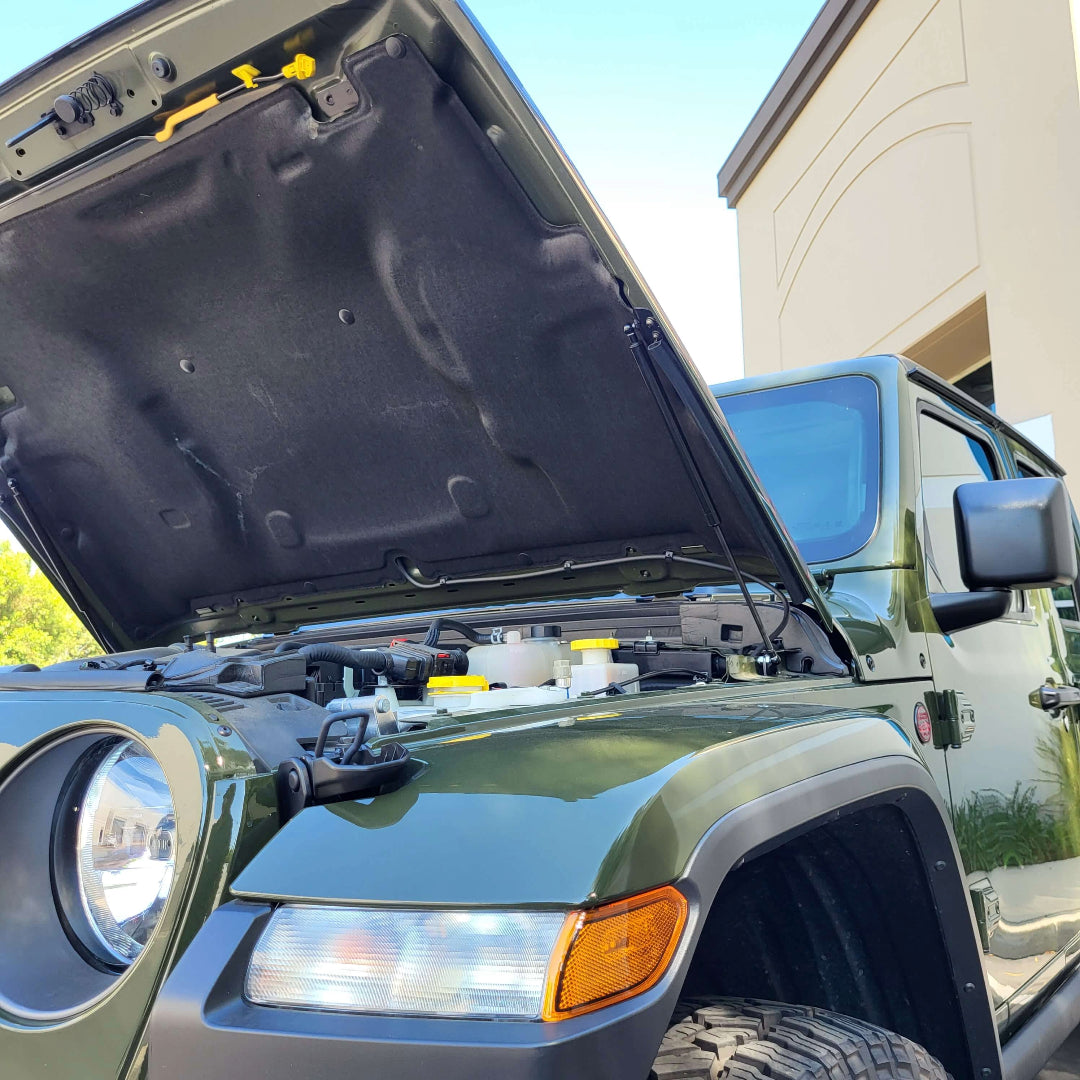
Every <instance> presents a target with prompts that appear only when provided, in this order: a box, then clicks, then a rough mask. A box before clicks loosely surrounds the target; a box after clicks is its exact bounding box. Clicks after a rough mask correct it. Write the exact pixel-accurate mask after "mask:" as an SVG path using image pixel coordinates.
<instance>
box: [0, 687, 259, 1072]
mask: <svg viewBox="0 0 1080 1080" xmlns="http://www.w3.org/2000/svg"><path fill="white" fill-rule="evenodd" d="M217 728H218V722H217V720H216V719H211V718H210V717H209V716H207V715H204V714H203V713H202V712H200V711H199V710H198V709H197V708H195V707H193V706H192V705H191V704H188V703H186V702H184V701H183V700H181V699H178V698H168V697H165V696H164V695H149V694H145V695H144V694H130V693H128V694H123V693H113V694H106V693H93V692H49V693H3V694H0V776H6V775H7V774H8V772H9V770H10V769H14V768H17V767H18V765H19V764H20V763H21V762H22V761H24V760H25V759H27V758H29V757H30V756H31V755H33V754H34V753H35V752H36V751H37V750H38V749H40V748H41V747H42V746H43V745H44V744H46V743H47V742H53V741H55V739H56V738H58V737H63V736H65V735H73V734H77V733H79V732H83V731H93V730H101V729H104V730H107V731H109V732H110V733H115V734H126V735H129V736H132V737H135V738H138V739H140V740H141V741H142V742H143V743H144V744H145V745H146V746H147V747H149V749H150V750H151V751H152V752H153V754H154V756H155V757H156V758H157V760H158V761H159V762H160V763H161V767H162V769H163V770H164V772H165V775H166V778H167V779H168V781H169V786H170V788H171V790H172V795H173V802H174V806H175V811H176V871H175V878H174V884H173V889H172V892H171V894H170V897H169V900H168V902H167V904H166V906H165V909H164V912H163V914H162V917H161V922H160V924H159V926H158V927H157V930H156V932H155V933H154V936H153V937H152V938H151V939H150V942H149V943H148V944H147V946H146V948H145V950H144V951H143V954H142V955H141V956H140V958H139V963H138V964H135V965H133V966H132V967H131V968H130V969H129V970H128V971H127V972H126V973H125V974H124V975H123V976H122V977H121V978H119V979H118V980H117V982H116V984H115V985H114V987H113V988H112V989H111V990H110V991H109V992H108V993H107V994H106V995H105V996H104V997H103V998H101V999H99V1000H98V1001H97V1002H96V1003H94V1004H93V1005H91V1006H90V1007H89V1008H88V1009H86V1010H84V1011H82V1012H80V1013H79V1014H77V1015H76V1016H74V1017H72V1018H71V1019H68V1020H65V1021H63V1022H60V1023H50V1024H28V1023H26V1022H24V1021H20V1020H18V1019H16V1018H15V1017H9V1016H5V1015H4V1014H3V1013H2V1012H0V1061H2V1062H3V1067H2V1069H0V1072H2V1073H3V1075H4V1076H5V1077H12V1078H21V1077H38V1076H49V1077H55V1078H56V1080H98V1078H101V1080H106V1078H110V1077H116V1076H118V1075H121V1074H122V1072H123V1070H124V1069H125V1068H126V1067H127V1064H128V1062H129V1060H130V1059H131V1058H132V1055H133V1053H135V1052H136V1051H135V1049H134V1048H135V1047H137V1045H138V1039H139V1037H140V1034H141V1033H142V1031H143V1028H144V1026H145V1023H146V1019H147V1017H148V1015H149V1010H150V1006H151V1004H152V1003H153V1000H154V997H155V995H156V993H157V989H158V987H159V986H160V984H161V982H162V980H163V979H164V977H165V975H166V974H167V973H168V971H169V969H170V968H171V967H172V965H173V964H174V963H175V961H176V959H177V958H178V957H179V955H180V953H181V952H182V951H183V948H184V946H185V945H186V944H187V943H188V941H190V940H191V937H192V936H193V935H194V933H195V932H196V931H197V930H198V928H199V926H201V925H202V923H203V921H204V920H205V918H206V916H207V915H209V913H210V912H211V911H212V910H213V909H214V907H216V906H217V905H218V904H220V903H221V902H222V901H223V900H225V899H227V898H228V895H227V889H228V884H229V882H230V880H231V878H232V877H233V876H234V875H235V873H236V871H237V870H238V869H239V867H240V866H241V865H242V860H243V859H245V858H249V857H250V856H251V855H252V854H253V853H254V851H255V850H256V849H257V848H258V847H260V846H262V844H263V843H264V842H265V840H266V839H267V836H268V829H269V828H271V827H272V826H273V824H274V823H275V822H276V808H275V803H274V791H273V785H272V784H271V783H270V780H269V778H268V777H267V776H265V775H260V774H258V773H256V771H255V769H254V768H253V766H252V761H251V758H250V756H249V755H248V753H247V751H246V750H245V749H244V748H243V746H242V745H241V744H240V742H239V740H238V739H237V738H236V737H235V736H231V737H226V738H223V737H221V736H220V735H219V734H218V731H217ZM43 902H49V901H48V899H47V898H43Z"/></svg>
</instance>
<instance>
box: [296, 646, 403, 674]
mask: <svg viewBox="0 0 1080 1080" xmlns="http://www.w3.org/2000/svg"><path fill="white" fill-rule="evenodd" d="M295 651H296V652H298V653H299V654H300V655H301V656H302V657H303V658H304V659H305V660H306V661H307V662H308V663H309V664H318V663H320V662H321V663H326V664H340V665H341V666H342V667H347V668H352V670H353V671H372V672H374V673H375V674H376V675H381V674H383V672H385V671H386V670H387V668H388V667H389V666H390V657H389V655H388V654H387V653H385V652H384V651H383V650H382V649H348V648H346V647H345V646H344V645H332V644H331V643H330V642H322V643H317V644H314V645H301V646H300V648H298V649H296V650H295Z"/></svg>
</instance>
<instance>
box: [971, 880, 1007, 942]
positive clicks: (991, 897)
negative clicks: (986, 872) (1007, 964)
mask: <svg viewBox="0 0 1080 1080" xmlns="http://www.w3.org/2000/svg"><path fill="white" fill-rule="evenodd" d="M968 889H969V891H970V892H971V906H972V907H973V908H974V909H975V922H976V923H977V924H978V927H979V937H980V939H981V940H982V947H983V952H984V953H988V952H989V951H990V942H991V940H992V939H993V937H994V931H995V930H997V928H998V924H999V923H1000V922H1001V901H1000V900H999V899H998V894H997V890H996V889H995V888H994V885H993V883H992V882H991V880H990V879H989V878H988V877H981V878H978V879H977V880H975V881H972V882H970V883H969V885H968Z"/></svg>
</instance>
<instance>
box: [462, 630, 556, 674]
mask: <svg viewBox="0 0 1080 1080" xmlns="http://www.w3.org/2000/svg"><path fill="white" fill-rule="evenodd" d="M560 633H561V631H560V629H559V627H557V626H534V627H531V628H530V633H529V637H527V638H523V637H522V633H521V631H520V630H507V631H506V633H505V634H504V635H503V640H502V642H501V643H500V644H498V645H474V646H473V647H472V648H471V649H470V650H469V674H470V675H483V677H484V678H485V679H487V681H488V682H489V683H503V684H505V685H506V686H542V685H543V684H544V683H546V682H549V681H550V680H551V679H553V678H554V677H555V661H556V660H568V659H570V646H569V645H567V644H566V643H565V642H562V641H560V640H559V634H560Z"/></svg>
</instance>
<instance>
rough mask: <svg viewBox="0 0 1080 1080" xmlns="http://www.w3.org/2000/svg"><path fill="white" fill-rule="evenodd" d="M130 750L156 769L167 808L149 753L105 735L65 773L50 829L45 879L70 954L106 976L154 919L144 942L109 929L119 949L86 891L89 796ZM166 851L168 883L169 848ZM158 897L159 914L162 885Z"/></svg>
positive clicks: (131, 955) (135, 950)
mask: <svg viewBox="0 0 1080 1080" xmlns="http://www.w3.org/2000/svg"><path fill="white" fill-rule="evenodd" d="M131 750H134V751H136V755H135V756H138V757H140V758H144V759H147V760H148V761H149V762H152V763H153V766H154V767H156V770H157V771H158V772H159V773H160V780H161V782H162V783H163V784H164V786H165V789H166V790H167V791H168V798H169V803H170V807H171V806H172V802H173V798H172V791H171V789H169V786H168V781H167V780H166V779H165V775H164V771H163V770H162V769H161V766H160V764H159V763H158V762H157V759H156V758H155V757H154V755H153V754H152V753H151V752H150V751H149V750H148V749H147V748H146V747H145V746H143V744H142V743H141V742H139V741H137V740H135V739H132V738H130V737H126V736H123V735H106V736H103V737H102V738H101V739H99V740H98V741H97V742H95V743H94V744H93V745H92V746H91V747H90V748H89V749H88V750H87V751H86V752H85V753H84V754H83V755H82V756H81V757H80V758H79V759H78V761H76V763H75V765H74V766H73V767H72V769H71V771H70V772H69V774H68V777H67V779H66V781H65V783H64V788H63V791H62V793H61V796H60V798H59V799H58V801H57V806H56V815H55V819H54V824H53V830H52V852H51V879H52V890H53V899H54V901H55V903H56V910H57V914H58V916H59V918H60V922H61V924H62V925H63V927H64V931H65V933H66V934H67V937H68V940H69V941H70V943H71V945H72V946H73V947H74V949H75V950H76V952H78V953H79V955H80V956H81V957H82V958H83V959H84V960H85V961H86V962H87V963H89V964H91V965H92V966H93V967H96V968H98V969H99V970H101V971H104V972H108V973H111V974H118V973H121V972H123V971H126V970H127V969H128V968H129V967H130V966H131V964H132V963H134V962H135V960H137V959H138V957H139V955H140V954H141V952H142V951H143V949H144V948H145V945H146V944H147V942H148V941H149V938H150V936H152V934H153V932H154V929H155V925H156V919H155V921H154V925H151V927H150V930H149V933H148V934H147V935H146V938H145V940H144V941H142V942H136V941H135V939H133V938H131V937H130V936H129V935H127V934H126V933H125V932H124V931H122V930H120V929H119V928H118V927H117V926H116V925H115V924H114V926H113V927H112V928H111V929H112V931H113V934H112V936H113V938H114V939H116V940H117V941H119V942H120V947H117V945H116V944H114V942H113V941H110V936H109V934H108V933H107V932H106V928H103V926H102V925H101V923H100V922H99V920H98V919H97V918H96V917H95V913H94V904H93V903H92V902H91V900H90V898H89V897H88V894H87V886H88V874H89V875H91V876H92V874H93V872H94V864H93V855H92V852H91V851H89V850H87V845H88V844H90V843H92V839H91V837H90V836H89V835H88V828H87V822H88V817H87V812H88V811H89V815H90V824H91V825H92V818H93V815H94V814H95V812H96V810H97V804H96V802H95V799H97V798H100V796H101V788H102V786H103V784H104V779H105V777H106V775H107V773H108V771H109V770H110V769H112V768H114V767H115V766H116V765H117V764H118V762H119V761H120V760H121V759H122V758H123V756H124V754H125V753H127V752H128V751H131ZM95 784H96V787H97V790H96V791H95V790H94V789H95ZM88 803H89V805H88ZM170 854H171V858H170V859H169V864H170V871H169V886H170V887H171V877H172V873H171V870H172V866H173V865H174V859H175V852H171V853H170ZM159 899H160V904H159V905H158V908H159V914H160V909H161V908H163V907H164V906H165V903H166V902H167V900H168V889H167V890H166V892H165V894H164V896H163V897H160V898H159ZM124 938H127V939H128V943H124V942H123V939H124Z"/></svg>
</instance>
